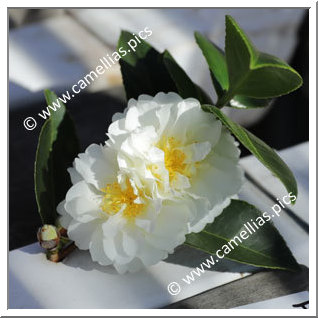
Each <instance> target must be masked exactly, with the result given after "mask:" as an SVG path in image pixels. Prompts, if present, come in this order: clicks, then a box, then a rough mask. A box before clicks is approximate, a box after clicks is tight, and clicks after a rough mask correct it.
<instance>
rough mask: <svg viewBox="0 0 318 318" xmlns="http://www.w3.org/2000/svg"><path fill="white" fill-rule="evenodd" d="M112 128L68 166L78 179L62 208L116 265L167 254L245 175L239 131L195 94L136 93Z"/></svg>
mask: <svg viewBox="0 0 318 318" xmlns="http://www.w3.org/2000/svg"><path fill="white" fill-rule="evenodd" d="M107 135H108V137H109V140H107V141H106V142H105V145H91V146H89V147H88V148H87V149H86V151H85V153H83V154H79V156H78V158H76V159H75V161H74V164H73V167H71V168H69V170H68V171H69V173H70V175H71V181H72V183H73V186H72V187H71V188H70V190H69V191H68V193H67V195H66V198H65V200H64V201H63V202H61V203H60V204H59V206H58V207H57V211H58V213H59V214H61V220H60V222H61V224H62V226H64V227H66V228H67V229H68V233H69V237H70V238H71V239H72V240H74V241H75V244H76V245H77V246H78V247H79V248H80V249H85V250H89V251H90V253H91V256H92V259H93V261H96V262H98V263H99V264H101V265H109V264H112V265H113V266H114V267H115V269H116V270H117V271H118V272H119V273H125V272H127V271H129V272H135V271H137V270H140V269H141V268H144V267H146V266H150V265H153V264H156V263H157V262H159V261H161V260H163V259H165V258H166V257H167V256H168V254H169V253H173V251H174V249H175V248H176V247H177V246H179V245H180V244H183V242H184V241H185V238H186V235H187V234H189V233H191V232H199V231H201V230H202V229H203V228H204V227H205V225H206V224H207V223H210V222H213V220H214V218H215V217H216V216H218V215H219V214H220V213H222V211H223V209H224V208H225V207H226V206H227V205H228V204H229V203H230V200H231V197H233V196H234V195H235V194H237V193H238V191H239V190H240V188H241V185H242V183H243V171H242V169H241V168H240V166H239V165H238V160H239V155H240V151H239V149H238V147H237V144H236V143H235V141H234V138H233V137H232V136H231V135H230V133H229V132H228V131H227V130H226V129H225V128H222V125H221V123H220V121H218V120H217V119H216V118H214V117H213V116H212V115H210V114H209V115H208V114H206V113H204V112H203V111H202V110H201V105H200V103H199V102H198V101H197V100H195V99H193V98H188V99H182V98H181V97H180V96H179V95H177V94H175V93H168V94H165V93H158V94H157V95H156V96H154V97H152V96H148V95H141V96H139V98H138V100H134V99H131V100H129V102H128V107H127V109H126V110H125V111H124V112H123V113H116V114H115V115H114V117H113V123H112V124H111V125H110V127H109V129H108V133H107Z"/></svg>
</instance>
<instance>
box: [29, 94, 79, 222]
mask: <svg viewBox="0 0 318 318" xmlns="http://www.w3.org/2000/svg"><path fill="white" fill-rule="evenodd" d="M44 94H45V98H46V102H47V104H48V105H52V103H53V102H55V103H56V100H57V96H56V95H55V94H54V93H53V92H51V91H49V90H45V91H44ZM59 104H60V108H59V109H57V110H56V111H53V110H51V116H50V117H49V118H48V119H47V120H46V121H45V123H44V125H43V126H42V129H41V132H40V136H39V141H38V146H37V151H36V158H35V167H34V184H35V196H36V201H37V205H38V211H39V214H40V216H41V219H42V222H43V224H54V223H55V220H56V206H57V205H58V203H59V202H60V201H62V200H63V199H64V198H65V194H66V192H67V190H68V189H69V188H70V186H71V181H70V177H69V174H68V172H67V168H68V167H70V166H71V165H72V162H73V160H74V158H75V156H76V155H77V154H78V153H79V144H78V140H77V137H76V133H75V128H74V124H73V122H72V120H71V118H70V116H69V114H68V112H67V110H66V108H65V106H64V105H63V103H62V102H61V101H60V102H59Z"/></svg>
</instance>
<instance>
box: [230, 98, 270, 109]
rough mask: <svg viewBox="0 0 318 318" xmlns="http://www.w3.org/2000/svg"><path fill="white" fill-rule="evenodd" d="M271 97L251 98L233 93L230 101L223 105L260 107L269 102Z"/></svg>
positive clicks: (243, 107) (241, 107) (242, 107)
mask: <svg viewBox="0 0 318 318" xmlns="http://www.w3.org/2000/svg"><path fill="white" fill-rule="evenodd" d="M270 102H271V99H258V98H252V97H248V96H243V95H235V96H234V97H233V98H232V99H231V100H230V101H229V104H228V105H225V106H231V107H233V108H240V109H245V108H260V107H266V106H268V105H269V104H270Z"/></svg>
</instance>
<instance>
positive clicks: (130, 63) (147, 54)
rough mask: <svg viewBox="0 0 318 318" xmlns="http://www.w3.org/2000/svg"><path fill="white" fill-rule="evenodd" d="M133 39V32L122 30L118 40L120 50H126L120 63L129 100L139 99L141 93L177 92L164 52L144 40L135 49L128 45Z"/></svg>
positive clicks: (152, 94)
mask: <svg viewBox="0 0 318 318" xmlns="http://www.w3.org/2000/svg"><path fill="white" fill-rule="evenodd" d="M131 39H134V36H133V35H132V34H131V33H129V32H127V31H122V32H121V35H120V38H119V40H118V50H120V49H121V51H123V50H124V51H125V52H126V54H125V55H124V54H123V53H122V58H121V59H120V61H119V63H120V67H121V74H122V77H123V82H124V86H125V91H126V97H127V100H129V99H130V98H135V99H137V98H138V96H139V95H141V94H148V95H151V96H154V95H156V94H157V93H158V92H165V93H167V92H177V88H176V85H175V84H174V82H173V80H172V79H171V77H170V75H169V73H168V71H167V69H166V68H165V66H164V64H163V54H160V53H159V52H158V51H157V50H155V49H154V48H153V47H152V46H151V45H150V44H148V43H147V42H145V41H143V40H141V43H139V44H138V46H137V47H136V48H135V51H133V50H132V49H131V48H130V47H129V45H128V42H129V41H130V40H131Z"/></svg>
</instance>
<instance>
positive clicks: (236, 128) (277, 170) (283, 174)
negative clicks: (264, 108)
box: [202, 105, 298, 196]
mask: <svg viewBox="0 0 318 318" xmlns="http://www.w3.org/2000/svg"><path fill="white" fill-rule="evenodd" d="M202 109H203V110H204V111H207V112H211V113H212V114H214V115H215V116H216V117H217V118H219V119H220V120H221V122H222V123H223V125H225V126H226V127H227V128H228V129H229V130H230V131H231V132H232V133H233V135H234V136H235V137H236V138H237V139H238V140H239V141H240V142H241V144H242V145H244V146H245V147H246V148H247V149H248V150H249V151H250V152H251V153H252V154H253V155H254V156H255V157H256V158H257V159H258V160H259V161H260V162H261V163H262V164H263V165H264V166H265V167H267V168H268V169H269V170H270V171H271V172H272V173H273V174H274V175H275V176H276V177H277V178H279V179H280V180H281V182H282V183H283V184H284V185H285V188H286V189H287V191H288V192H292V193H293V194H294V195H296V196H297V194H298V192H297V182H296V179H295V177H294V175H293V173H292V172H291V170H290V169H289V167H288V166H287V165H286V163H285V162H284V161H283V160H282V159H281V158H280V157H279V156H278V154H277V153H276V152H275V151H274V150H273V149H272V148H271V147H269V146H268V145H267V144H266V143H265V142H264V141H262V140H261V139H259V138H258V137H256V136H255V135H253V134H252V133H251V132H249V131H248V130H247V129H245V128H244V127H241V126H240V125H239V124H237V123H234V122H233V121H232V120H231V119H230V118H229V117H227V116H226V115H225V114H224V113H223V112H222V111H221V110H220V109H218V108H217V107H215V106H210V105H203V106H202Z"/></svg>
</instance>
